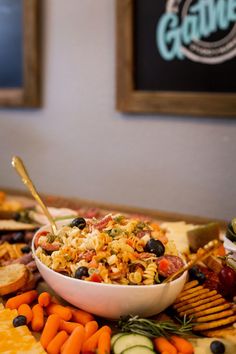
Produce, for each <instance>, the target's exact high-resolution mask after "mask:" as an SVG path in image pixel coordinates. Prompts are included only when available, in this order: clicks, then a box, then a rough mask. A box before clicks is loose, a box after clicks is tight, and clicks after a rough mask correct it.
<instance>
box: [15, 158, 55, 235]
mask: <svg viewBox="0 0 236 354" xmlns="http://www.w3.org/2000/svg"><path fill="white" fill-rule="evenodd" d="M12 166H13V167H14V168H15V169H16V171H17V173H18V174H19V175H20V177H21V180H22V182H23V183H24V184H25V185H26V187H27V188H28V189H29V191H30V193H31V194H32V196H33V197H34V199H35V200H36V202H37V203H38V204H39V205H40V206H41V208H42V209H43V212H44V214H45V215H46V217H47V218H48V221H49V223H50V225H51V228H52V233H53V234H55V233H56V231H57V227H56V224H55V222H54V220H53V218H52V215H51V214H50V213H49V211H48V208H47V207H46V205H45V204H44V202H43V201H42V199H41V198H40V196H39V194H38V192H37V190H36V188H35V186H34V184H33V182H32V181H31V179H30V177H29V175H28V172H27V170H26V168H25V166H24V163H23V161H22V160H21V158H20V157H18V156H14V157H13V158H12Z"/></svg>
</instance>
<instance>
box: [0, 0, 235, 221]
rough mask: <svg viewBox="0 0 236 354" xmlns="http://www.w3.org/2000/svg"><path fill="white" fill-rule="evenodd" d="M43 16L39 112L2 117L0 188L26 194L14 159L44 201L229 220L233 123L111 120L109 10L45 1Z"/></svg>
mask: <svg viewBox="0 0 236 354" xmlns="http://www.w3.org/2000/svg"><path fill="white" fill-rule="evenodd" d="M44 17H45V22H44V48H43V51H44V74H43V82H44V87H43V91H44V105H43V108H42V109H39V110H35V111H33V110H31V111H26V110H21V111H19V110H0V166H1V167H0V185H1V186H5V187H12V188H21V189H24V187H23V186H22V184H21V182H20V180H19V178H18V176H17V175H16V173H15V172H14V171H13V169H12V167H11V165H10V161H11V157H12V155H14V154H18V155H20V156H22V158H23V159H24V161H25V163H26V165H27V167H28V169H29V171H30V174H31V176H32V178H33V180H34V181H35V184H36V186H37V187H38V189H39V190H41V191H43V192H48V193H51V194H61V195H67V196H79V197H81V198H85V199H91V200H96V201H103V202H112V203H119V204H126V205H133V206H141V207H146V208H154V209H160V210H161V209H162V210H166V211H177V212H180V213H188V214H195V215H201V216H209V217H218V218H222V219H223V218H226V219H230V218H232V217H233V216H236V178H235V176H236V163H235V156H236V120H233V119H232V120H227V119H207V118H206V119H204V118H177V117H160V116H158V115H155V116H148V115H140V116H135V115H133V116H131V115H124V114H121V113H118V112H116V111H115V109H114V107H115V1H114V0H100V1H97V0H69V1H66V0H46V1H45V10H44ZM167 79H168V78H167ZM206 104H207V103H206Z"/></svg>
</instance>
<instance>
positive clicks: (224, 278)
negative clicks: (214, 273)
mask: <svg viewBox="0 0 236 354" xmlns="http://www.w3.org/2000/svg"><path fill="white" fill-rule="evenodd" d="M219 280H220V283H221V284H222V285H223V286H224V287H226V288H227V290H230V289H233V288H234V287H235V286H236V272H235V271H234V270H233V269H232V268H231V267H229V266H227V265H225V266H224V267H223V268H222V269H221V271H220V273H219Z"/></svg>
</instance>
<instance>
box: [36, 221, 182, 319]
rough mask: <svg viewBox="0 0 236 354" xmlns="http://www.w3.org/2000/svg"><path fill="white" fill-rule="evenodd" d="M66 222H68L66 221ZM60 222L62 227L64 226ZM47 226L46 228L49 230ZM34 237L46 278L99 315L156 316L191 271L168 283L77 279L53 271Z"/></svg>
mask: <svg viewBox="0 0 236 354" xmlns="http://www.w3.org/2000/svg"><path fill="white" fill-rule="evenodd" d="M64 224H65V222H64ZM62 225H63V224H62V223H58V226H62ZM48 229H49V226H44V227H42V228H41V229H40V230H38V232H36V234H35V236H34V239H35V237H37V234H38V233H39V232H41V231H43V230H48ZM34 239H33V244H32V252H33V255H34V258H35V261H36V264H37V267H38V270H39V272H40V273H41V275H42V277H43V278H44V280H45V281H46V283H48V285H49V286H50V287H51V288H52V289H53V290H54V291H55V292H56V293H57V294H58V295H59V296H61V297H62V298H63V299H64V300H66V301H68V302H69V303H71V304H73V305H74V306H76V307H79V308H80V309H82V310H85V311H88V312H90V313H93V314H95V315H98V316H101V317H105V318H109V319H119V318H120V316H124V315H129V314H132V315H139V316H143V317H149V316H153V315H155V314H158V313H160V312H161V311H163V310H164V309H166V308H167V307H168V306H170V305H171V304H172V303H173V302H174V301H175V299H176V297H177V296H178V294H179V293H180V292H181V290H182V289H183V286H184V284H185V281H186V278H187V272H185V273H183V274H182V276H181V277H179V278H178V279H176V280H174V281H172V282H170V283H168V284H157V285H116V284H103V283H95V282H89V281H84V280H79V279H74V278H70V277H67V276H65V275H62V274H60V273H57V272H55V271H53V270H52V269H50V268H48V267H47V266H46V265H44V264H43V263H42V262H41V261H40V260H39V259H38V257H37V256H36V255H35V248H34Z"/></svg>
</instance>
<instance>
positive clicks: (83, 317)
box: [68, 306, 94, 325]
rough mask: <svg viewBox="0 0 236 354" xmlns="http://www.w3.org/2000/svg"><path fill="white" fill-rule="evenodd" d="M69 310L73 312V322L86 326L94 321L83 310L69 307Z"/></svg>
mask: <svg viewBox="0 0 236 354" xmlns="http://www.w3.org/2000/svg"><path fill="white" fill-rule="evenodd" d="M68 308H69V309H70V310H71V312H72V321H74V322H78V323H81V324H82V325H85V324H86V323H87V322H90V321H93V320H94V317H93V316H92V315H91V314H90V313H88V312H86V311H83V310H79V309H74V308H73V307H70V306H68Z"/></svg>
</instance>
